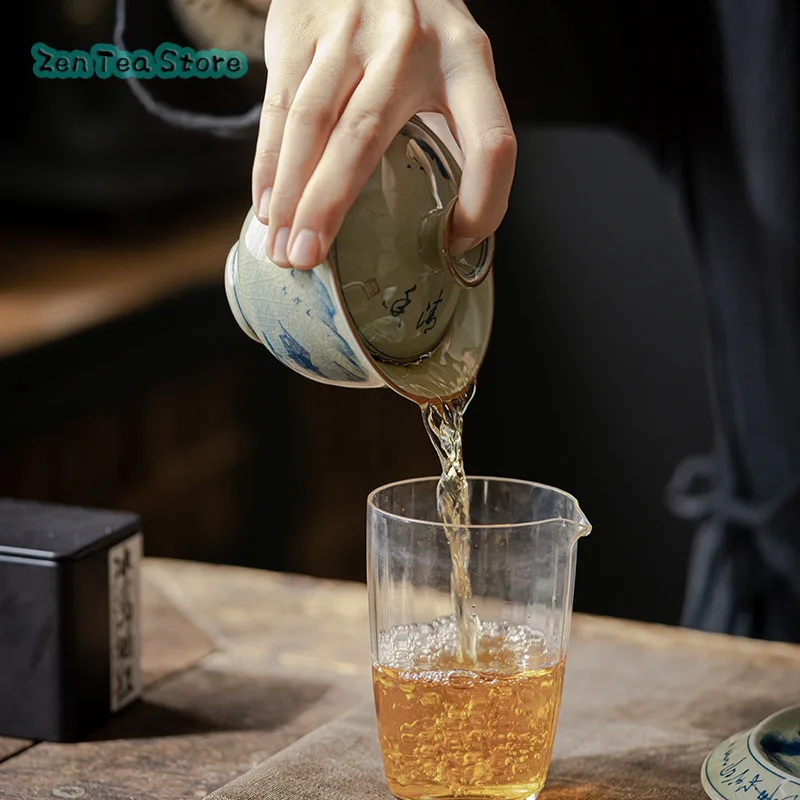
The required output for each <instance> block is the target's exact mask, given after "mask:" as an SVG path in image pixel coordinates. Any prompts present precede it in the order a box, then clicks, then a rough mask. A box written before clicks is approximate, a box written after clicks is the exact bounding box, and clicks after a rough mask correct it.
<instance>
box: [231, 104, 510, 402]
mask: <svg viewBox="0 0 800 800" xmlns="http://www.w3.org/2000/svg"><path fill="white" fill-rule="evenodd" d="M460 179H461V172H460V168H459V166H458V164H457V163H456V161H455V159H454V158H453V156H452V154H451V153H450V152H449V151H448V150H447V148H446V147H445V146H444V145H443V144H442V142H441V141H440V140H439V139H438V138H437V137H436V136H435V134H434V133H433V132H432V131H431V130H430V129H429V128H428V127H426V126H425V125H424V124H423V123H422V122H421V121H420V120H418V119H416V118H414V119H412V120H411V121H409V123H408V124H407V125H406V126H404V128H403V130H402V131H401V133H400V134H399V135H398V136H397V137H396V139H395V140H394V142H393V144H392V145H391V147H390V148H389V149H388V150H387V152H386V154H385V155H384V156H383V158H382V160H381V163H380V164H379V165H378V167H377V168H376V169H375V171H374V172H373V174H372V176H371V177H370V178H369V180H368V181H367V183H366V185H365V187H364V189H363V191H362V192H361V194H360V195H359V197H358V198H357V200H356V202H355V203H354V205H353V207H352V208H351V209H350V211H349V212H348V214H347V216H346V218H345V221H344V223H343V225H342V227H341V230H340V233H339V235H338V236H337V237H336V241H335V242H334V245H333V247H332V248H331V252H330V254H329V256H328V258H327V259H326V260H325V261H324V262H323V263H322V264H320V265H319V266H317V267H315V268H314V269H313V270H297V269H285V268H281V267H278V266H277V265H276V264H274V263H273V262H271V261H270V260H269V259H268V258H267V256H266V252H265V242H266V237H267V232H268V228H267V226H265V225H264V224H263V223H261V222H260V221H259V220H258V218H257V217H256V216H255V214H254V211H253V209H252V208H251V209H250V211H249V212H248V214H247V217H246V219H245V221H244V224H243V226H242V230H241V234H240V237H239V240H238V242H237V243H236V244H234V246H233V247H232V248H231V250H230V253H229V254H228V259H227V264H226V269H225V285H226V290H227V294H228V301H229V303H230V306H231V310H232V312H233V315H234V317H235V318H236V320H237V321H238V323H239V325H240V326H241V328H242V329H243V330H244V331H245V332H246V333H247V334H248V335H249V336H251V337H252V338H253V339H255V340H256V341H259V342H261V343H262V344H263V345H264V346H265V347H266V348H267V349H268V350H269V351H270V352H271V353H272V355H273V356H275V357H276V358H277V359H278V360H279V361H281V362H282V363H283V364H285V365H286V366H288V367H290V368H291V369H293V370H294V371H296V372H298V373H300V374H301V375H304V376H305V377H307V378H311V379H312V380H316V381H320V382H322V383H328V384H332V385H335V386H352V387H358V388H378V387H382V386H389V387H391V388H392V389H394V390H395V391H397V392H398V393H400V394H402V395H404V396H405V397H408V398H410V399H412V400H415V401H416V402H425V401H428V400H432V399H441V400H446V399H450V398H452V397H454V396H456V395H457V394H460V393H461V392H463V391H464V390H465V389H466V388H467V387H468V386H469V384H470V383H471V382H472V381H474V380H475V376H476V374H477V372H478V369H479V368H480V365H481V363H482V361H483V359H484V357H485V354H486V349H487V347H488V342H489V336H490V332H491V326H492V313H493V305H494V287H493V279H492V274H491V267H492V258H493V254H494V237H490V238H489V239H487V240H486V241H484V242H482V243H481V244H480V245H478V246H476V247H475V248H473V250H471V251H470V252H468V253H467V254H465V255H464V256H463V257H453V256H451V255H450V253H449V251H448V247H447V243H448V240H449V226H450V222H451V218H452V212H453V208H454V206H455V202H456V200H457V197H458V187H459V182H460Z"/></svg>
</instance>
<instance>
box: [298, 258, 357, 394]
mask: <svg viewBox="0 0 800 800" xmlns="http://www.w3.org/2000/svg"><path fill="white" fill-rule="evenodd" d="M306 274H307V275H310V277H311V285H312V287H313V288H314V293H315V296H316V297H315V299H316V305H314V304H313V303H312V307H315V308H319V309H320V312H321V317H320V321H321V322H322V323H323V324H324V325H325V326H326V327H327V328H328V330H329V331H330V332H331V333H332V334H333V335H334V336H335V337H336V339H337V341H338V342H339V353H340V355H341V356H342V357H343V358H344V359H345V360H346V361H347V363H348V365H349V368H347V367H344V365H342V364H340V365H339V366H340V367H342V370H343V371H344V372H345V373H346V374H347V376H348V377H349V378H350V379H351V380H356V381H360V382H366V381H368V380H369V376H368V375H367V373H366V372H365V371H364V369H363V368H362V366H361V364H359V362H358V359H357V358H356V354H355V353H354V352H353V348H352V347H350V344H349V343H348V341H347V339H345V338H344V336H342V334H341V333H339V331H338V330H337V329H336V322H335V317H336V308H335V307H334V305H333V301H332V300H331V296H330V294H328V290H327V289H326V288H325V284H324V283H323V282H322V279H321V278H320V277H319V276H318V275H315V274H314V271H313V270H312V271H311V272H310V273H306ZM306 313H308V312H306ZM309 316H311V315H310V314H309Z"/></svg>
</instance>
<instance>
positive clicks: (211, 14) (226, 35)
mask: <svg viewBox="0 0 800 800" xmlns="http://www.w3.org/2000/svg"><path fill="white" fill-rule="evenodd" d="M169 2H170V5H171V6H172V10H173V13H174V14H175V17H176V18H177V20H178V22H179V24H180V25H181V27H182V28H183V30H184V32H185V33H186V35H187V36H188V37H189V38H190V39H191V40H192V42H193V43H194V44H195V45H196V46H197V47H198V48H204V49H205V48H212V47H217V48H220V49H221V50H240V51H241V52H243V53H244V54H245V56H247V58H248V60H253V61H263V60H264V25H265V24H266V19H267V11H268V9H269V5H270V0H169Z"/></svg>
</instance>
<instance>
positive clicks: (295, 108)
mask: <svg viewBox="0 0 800 800" xmlns="http://www.w3.org/2000/svg"><path fill="white" fill-rule="evenodd" d="M288 121H289V122H290V123H291V124H292V125H299V126H302V127H304V128H312V129H314V130H329V129H330V127H331V126H332V125H333V122H334V110H333V107H332V106H331V103H330V102H328V101H326V100H309V99H298V100H296V101H295V102H294V104H293V105H292V108H291V111H290V112H289V120H288Z"/></svg>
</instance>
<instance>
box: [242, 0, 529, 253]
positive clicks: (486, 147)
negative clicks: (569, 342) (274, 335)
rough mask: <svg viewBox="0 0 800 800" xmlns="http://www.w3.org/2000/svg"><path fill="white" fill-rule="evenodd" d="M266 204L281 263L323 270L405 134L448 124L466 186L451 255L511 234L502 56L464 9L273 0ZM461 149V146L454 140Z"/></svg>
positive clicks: (258, 177) (262, 187) (259, 157)
mask: <svg viewBox="0 0 800 800" xmlns="http://www.w3.org/2000/svg"><path fill="white" fill-rule="evenodd" d="M264 54H265V60H266V65H267V89H266V96H265V100H264V106H263V112H262V115H261V122H260V128H259V134H258V143H257V146H256V154H255V160H254V164H253V186H252V190H253V206H254V208H255V210H256V214H257V216H258V218H259V219H260V220H261V221H262V222H264V223H267V224H269V235H268V237H267V244H266V252H267V255H268V256H269V257H270V258H271V259H272V261H274V262H275V263H276V264H279V265H280V266H284V267H289V266H292V267H298V268H301V269H303V268H311V267H314V266H316V265H317V264H319V263H321V262H322V261H323V260H324V259H325V256H326V254H327V252H328V249H329V248H330V246H331V243H332V242H333V239H334V238H335V236H336V234H337V233H338V231H339V228H340V226H341V224H342V221H343V220H344V217H345V214H346V213H347V211H348V210H349V208H350V206H351V205H352V204H353V202H354V201H355V199H356V197H357V196H358V193H359V192H360V191H361V189H362V188H363V186H364V184H365V182H366V180H367V178H368V177H369V175H370V174H371V173H372V171H373V170H374V168H375V167H376V166H377V164H378V162H379V161H380V158H381V156H382V155H383V153H384V152H385V151H386V149H387V148H388V146H389V144H390V143H391V141H392V139H393V138H394V137H395V136H396V135H397V133H398V132H399V130H400V128H401V127H402V126H403V125H404V124H405V123H406V122H407V121H408V120H409V119H410V118H411V117H412V116H413V115H414V114H417V113H420V112H437V113H439V114H441V115H442V117H443V119H444V120H446V123H447V126H448V127H449V130H450V132H452V135H453V137H454V139H455V140H456V141H457V143H458V146H459V147H460V149H461V151H462V153H461V154H460V155H461V156H462V158H459V161H461V162H462V165H463V176H462V182H461V187H460V192H459V199H458V203H457V205H456V209H455V216H454V224H453V241H452V244H451V249H452V251H453V252H454V253H455V254H460V253H463V252H465V251H466V250H468V249H470V247H472V246H474V245H475V244H478V243H479V242H480V241H482V240H483V239H485V238H486V237H487V236H488V235H490V234H491V233H493V232H494V231H495V230H496V229H497V227H498V226H499V224H500V222H501V220H502V219H503V216H504V215H505V213H506V209H507V206H508V195H509V192H510V190H511V183H512V180H513V177H514V168H515V164H516V154H517V144H516V138H515V136H514V132H513V129H512V127H511V122H510V120H509V116H508V111H507V109H506V106H505V103H504V101H503V98H502V95H501V93H500V90H499V88H498V86H497V81H496V78H495V72H494V62H493V60H492V52H491V46H490V44H489V40H488V39H487V37H486V35H485V34H484V33H483V31H482V30H481V29H480V28H479V27H478V25H477V24H476V22H475V20H474V19H473V18H472V16H471V15H470V13H469V11H468V10H467V8H466V6H465V5H464V3H463V1H462V0H272V2H271V4H270V10H269V14H268V16H267V23H266V30H265V34H264ZM451 141H452V140H451Z"/></svg>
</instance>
